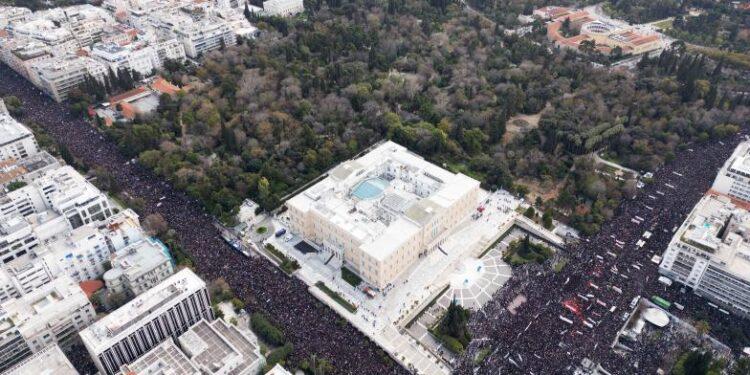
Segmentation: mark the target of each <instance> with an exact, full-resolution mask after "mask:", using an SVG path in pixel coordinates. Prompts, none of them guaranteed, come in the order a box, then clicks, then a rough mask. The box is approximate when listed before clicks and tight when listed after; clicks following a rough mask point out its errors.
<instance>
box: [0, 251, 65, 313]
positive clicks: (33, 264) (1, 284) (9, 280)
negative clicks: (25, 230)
mask: <svg viewBox="0 0 750 375" xmlns="http://www.w3.org/2000/svg"><path fill="white" fill-rule="evenodd" d="M59 275H60V271H59V270H58V269H57V268H55V267H54V266H50V265H49V264H47V262H46V261H45V260H44V259H42V258H39V257H36V256H35V255H33V254H28V255H25V256H22V257H20V258H17V259H14V260H13V261H11V262H10V263H6V264H3V266H2V268H0V303H2V302H5V301H7V300H9V299H13V298H18V297H21V296H23V295H26V294H29V293H31V292H33V291H35V290H37V289H38V288H40V287H41V286H43V285H46V284H48V283H50V282H52V280H54V279H55V278H56V277H57V276H59Z"/></svg>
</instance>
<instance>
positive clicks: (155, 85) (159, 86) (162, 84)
mask: <svg viewBox="0 0 750 375" xmlns="http://www.w3.org/2000/svg"><path fill="white" fill-rule="evenodd" d="M151 88H152V89H154V90H156V91H158V92H160V93H162V94H169V95H174V94H176V93H177V91H180V88H179V87H177V86H175V85H173V84H171V83H169V81H167V80H166V79H164V78H162V77H157V78H156V79H155V80H154V82H152V83H151Z"/></svg>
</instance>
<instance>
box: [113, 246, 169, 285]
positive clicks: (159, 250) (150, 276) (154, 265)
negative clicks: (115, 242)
mask: <svg viewBox="0 0 750 375" xmlns="http://www.w3.org/2000/svg"><path fill="white" fill-rule="evenodd" d="M167 251H168V250H166V249H165V248H164V247H162V246H161V244H159V243H158V242H156V241H154V240H151V239H146V240H144V241H141V242H138V243H134V244H132V245H130V246H128V247H125V248H123V249H120V250H119V251H117V252H116V253H114V254H113V256H112V260H111V264H112V268H111V269H110V270H108V271H107V272H105V273H104V277H103V279H104V283H105V284H106V286H107V289H108V290H109V291H111V292H115V293H126V294H128V295H131V296H137V295H140V294H142V293H144V292H146V291H147V290H149V289H151V288H152V287H154V286H156V285H157V284H159V283H160V282H162V281H163V280H164V279H166V278H167V277H169V276H170V275H172V273H173V272H174V266H173V265H172V260H171V258H170V257H169V255H168V253H167Z"/></svg>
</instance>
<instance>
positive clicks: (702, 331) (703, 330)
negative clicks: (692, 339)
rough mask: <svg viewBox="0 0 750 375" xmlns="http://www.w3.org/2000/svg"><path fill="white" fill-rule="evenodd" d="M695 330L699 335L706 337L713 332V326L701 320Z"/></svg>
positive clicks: (696, 324) (696, 323)
mask: <svg viewBox="0 0 750 375" xmlns="http://www.w3.org/2000/svg"><path fill="white" fill-rule="evenodd" d="M695 330H696V331H698V334H699V335H701V336H705V335H707V334H708V332H709V331H710V330H711V326H710V325H709V324H708V322H707V321H705V320H699V321H697V322H695Z"/></svg>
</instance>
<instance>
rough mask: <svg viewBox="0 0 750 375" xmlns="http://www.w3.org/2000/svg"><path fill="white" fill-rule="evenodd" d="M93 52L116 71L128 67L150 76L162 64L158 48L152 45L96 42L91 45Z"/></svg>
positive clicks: (127, 68) (144, 75) (93, 54)
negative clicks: (121, 44)
mask: <svg viewBox="0 0 750 375" xmlns="http://www.w3.org/2000/svg"><path fill="white" fill-rule="evenodd" d="M91 54H92V56H94V57H96V58H98V59H99V61H100V62H102V63H104V64H105V65H107V67H108V68H109V69H112V71H113V72H115V73H117V72H118V71H119V70H120V69H126V70H132V71H135V72H138V73H140V74H141V76H143V77H148V76H151V75H152V73H153V72H154V70H156V69H157V68H159V67H160V66H161V62H160V61H159V55H158V54H157V52H156V49H155V48H153V47H150V46H146V47H142V48H137V47H135V48H134V46H127V47H123V46H120V45H118V44H115V43H96V44H94V45H93V46H92V47H91Z"/></svg>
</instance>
